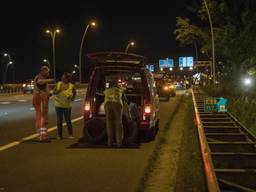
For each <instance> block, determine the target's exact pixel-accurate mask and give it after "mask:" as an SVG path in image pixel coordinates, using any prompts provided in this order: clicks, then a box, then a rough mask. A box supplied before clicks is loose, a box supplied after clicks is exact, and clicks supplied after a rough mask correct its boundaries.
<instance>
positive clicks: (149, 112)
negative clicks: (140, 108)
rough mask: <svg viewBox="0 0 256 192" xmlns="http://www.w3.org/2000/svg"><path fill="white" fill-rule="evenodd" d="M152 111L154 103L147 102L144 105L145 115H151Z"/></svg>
mask: <svg viewBox="0 0 256 192" xmlns="http://www.w3.org/2000/svg"><path fill="white" fill-rule="evenodd" d="M151 113H152V105H150V104H146V105H145V106H144V114H145V115H150V114H151Z"/></svg>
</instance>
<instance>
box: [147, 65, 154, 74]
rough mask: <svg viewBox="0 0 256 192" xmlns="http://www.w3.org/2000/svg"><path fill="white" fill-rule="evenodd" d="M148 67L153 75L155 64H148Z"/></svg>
mask: <svg viewBox="0 0 256 192" xmlns="http://www.w3.org/2000/svg"><path fill="white" fill-rule="evenodd" d="M146 67H147V69H148V70H149V71H150V72H151V73H153V72H154V71H155V66H154V65H153V64H148V65H146Z"/></svg>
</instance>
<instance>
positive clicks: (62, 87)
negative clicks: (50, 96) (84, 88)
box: [54, 81, 75, 108]
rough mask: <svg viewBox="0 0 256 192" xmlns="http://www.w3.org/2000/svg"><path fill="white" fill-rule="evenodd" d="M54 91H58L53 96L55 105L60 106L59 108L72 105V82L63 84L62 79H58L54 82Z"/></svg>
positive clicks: (73, 89)
mask: <svg viewBox="0 0 256 192" xmlns="http://www.w3.org/2000/svg"><path fill="white" fill-rule="evenodd" d="M55 92H57V93H58V94H56V95H55V97H54V105H55V107H61V108H71V107H72V101H73V99H74V95H75V87H74V85H73V84H72V83H67V84H65V83H63V82H62V81H59V82H58V83H57V84H56V87H55Z"/></svg>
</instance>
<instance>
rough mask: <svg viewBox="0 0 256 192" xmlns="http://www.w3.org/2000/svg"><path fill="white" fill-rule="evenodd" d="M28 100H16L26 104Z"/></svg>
mask: <svg viewBox="0 0 256 192" xmlns="http://www.w3.org/2000/svg"><path fill="white" fill-rule="evenodd" d="M27 101H28V100H25V99H20V100H18V102H27Z"/></svg>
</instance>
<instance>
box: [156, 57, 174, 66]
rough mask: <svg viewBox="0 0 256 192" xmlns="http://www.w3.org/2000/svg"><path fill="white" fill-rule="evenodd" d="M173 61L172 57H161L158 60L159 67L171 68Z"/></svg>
mask: <svg viewBox="0 0 256 192" xmlns="http://www.w3.org/2000/svg"><path fill="white" fill-rule="evenodd" d="M173 65H174V61H173V59H161V60H159V67H160V68H173Z"/></svg>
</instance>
